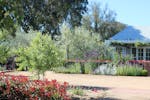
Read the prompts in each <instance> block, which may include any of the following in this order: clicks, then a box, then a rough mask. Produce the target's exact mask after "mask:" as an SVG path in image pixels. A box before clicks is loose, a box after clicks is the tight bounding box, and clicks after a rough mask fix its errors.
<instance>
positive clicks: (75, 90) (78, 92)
mask: <svg viewBox="0 0 150 100" xmlns="http://www.w3.org/2000/svg"><path fill="white" fill-rule="evenodd" d="M71 92H72V94H73V95H79V96H83V95H85V93H84V91H83V89H81V88H79V87H75V88H73V89H71Z"/></svg>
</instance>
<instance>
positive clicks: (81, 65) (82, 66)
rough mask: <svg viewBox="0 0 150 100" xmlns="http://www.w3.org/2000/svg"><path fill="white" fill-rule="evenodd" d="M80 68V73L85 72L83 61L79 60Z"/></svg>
mask: <svg viewBox="0 0 150 100" xmlns="http://www.w3.org/2000/svg"><path fill="white" fill-rule="evenodd" d="M80 68H81V69H80V70H81V74H85V66H84V63H82V62H80Z"/></svg>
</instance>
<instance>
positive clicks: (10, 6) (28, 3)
mask: <svg viewBox="0 0 150 100" xmlns="http://www.w3.org/2000/svg"><path fill="white" fill-rule="evenodd" d="M87 4H88V1H87V0H69V1H68V0H0V21H1V23H0V29H1V30H2V31H3V30H4V29H5V30H7V31H8V33H12V35H13V36H15V31H16V27H17V26H18V25H20V26H22V28H23V29H24V31H25V32H28V31H29V30H30V29H33V30H40V31H42V32H43V33H49V34H51V35H52V38H53V37H54V35H56V34H59V25H60V24H61V23H63V22H64V20H67V21H68V22H70V25H71V26H73V27H74V26H76V25H80V21H81V18H82V14H84V13H85V12H86V10H87V8H86V6H87ZM62 8H63V9H62Z"/></svg>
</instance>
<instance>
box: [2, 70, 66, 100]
mask: <svg viewBox="0 0 150 100" xmlns="http://www.w3.org/2000/svg"><path fill="white" fill-rule="evenodd" d="M67 86H68V83H66V82H64V84H60V83H58V82H57V81H56V80H52V81H48V80H44V81H41V80H29V78H28V77H26V76H13V75H7V74H4V73H1V74H0V98H1V99H3V100H4V99H6V100H69V97H68V96H67V93H66V88H67Z"/></svg>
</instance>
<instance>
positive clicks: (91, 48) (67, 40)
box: [59, 25, 112, 73]
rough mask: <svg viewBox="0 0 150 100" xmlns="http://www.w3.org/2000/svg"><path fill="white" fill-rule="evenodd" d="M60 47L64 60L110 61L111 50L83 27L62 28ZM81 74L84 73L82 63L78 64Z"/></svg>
mask: <svg viewBox="0 0 150 100" xmlns="http://www.w3.org/2000/svg"><path fill="white" fill-rule="evenodd" d="M61 31H62V33H63V34H62V38H61V40H60V43H59V44H60V46H61V47H62V48H64V50H65V51H66V55H67V56H66V59H78V60H90V59H95V60H97V59H101V60H104V59H107V60H108V59H112V53H111V52H110V51H111V50H112V49H111V48H110V47H108V46H106V45H105V44H104V43H103V42H101V41H99V39H98V37H97V35H96V34H95V35H93V34H91V32H90V31H89V30H86V29H85V28H84V27H76V28H75V29H74V30H73V29H72V30H71V29H69V27H68V26H66V25H64V26H63V27H62V30H61ZM80 66H81V72H83V73H85V70H84V69H85V66H84V63H80Z"/></svg>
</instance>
